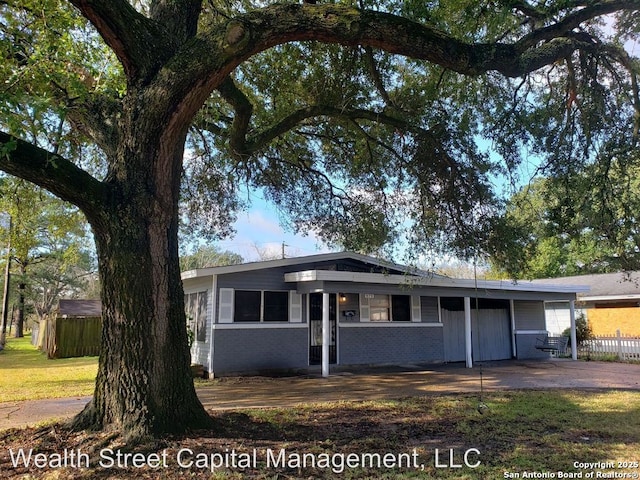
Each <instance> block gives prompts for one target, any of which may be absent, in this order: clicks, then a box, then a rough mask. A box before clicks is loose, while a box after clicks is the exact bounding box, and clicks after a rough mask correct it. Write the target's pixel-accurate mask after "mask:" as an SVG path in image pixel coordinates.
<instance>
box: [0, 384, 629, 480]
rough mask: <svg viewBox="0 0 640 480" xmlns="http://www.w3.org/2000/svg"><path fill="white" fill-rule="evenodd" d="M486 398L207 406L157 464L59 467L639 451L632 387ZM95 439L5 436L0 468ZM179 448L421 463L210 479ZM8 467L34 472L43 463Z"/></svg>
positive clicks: (197, 473) (521, 457) (500, 469)
mask: <svg viewBox="0 0 640 480" xmlns="http://www.w3.org/2000/svg"><path fill="white" fill-rule="evenodd" d="M483 400H484V402H485V403H486V404H487V405H488V407H489V410H488V412H486V413H485V414H484V415H482V414H480V413H479V412H478V410H477V406H478V403H479V399H478V396H476V395H470V394H464V395H446V396H431V397H412V398H407V399H402V400H397V401H391V400H385V401H371V402H340V403H334V404H321V405H320V404H318V405H306V406H302V407H297V408H282V409H254V410H243V411H225V412H213V413H212V417H213V418H214V421H215V428H214V429H213V430H207V431H198V432H193V433H192V434H190V435H186V436H177V437H167V438H164V439H162V440H161V441H159V442H157V443H154V444H153V445H147V446H146V447H145V448H144V449H143V451H144V452H146V454H148V453H150V452H161V451H165V452H167V457H168V458H169V460H170V462H169V465H168V467H167V468H166V469H162V470H161V471H158V470H155V469H150V468H147V469H144V468H143V469H139V468H138V469H128V470H117V471H116V470H113V469H109V470H107V469H100V468H94V469H92V470H90V471H78V470H73V469H71V470H66V471H59V472H56V473H58V474H60V477H59V478H133V477H136V478H139V477H145V476H146V477H147V478H176V477H178V476H180V475H189V476H191V477H192V478H256V479H266V478H280V479H282V478H301V477H302V478H341V477H343V476H348V478H407V477H412V476H416V477H420V478H434V477H436V478H445V479H446V478H451V479H453V478H505V477H504V472H524V471H527V472H545V471H546V472H558V471H562V472H579V471H580V469H576V468H574V462H576V461H578V462H592V463H594V462H606V461H611V460H615V459H621V460H622V459H625V460H633V459H634V455H635V456H636V457H637V452H638V451H640V393H637V392H618V391H611V392H588V393H586V392H582V391H567V392H564V391H562V392H561V391H524V392H493V393H490V394H488V395H486V396H485V398H484V399H483ZM92 441H95V440H92V439H91V437H90V436H88V435H87V434H72V433H70V432H67V431H65V430H62V429H60V428H54V429H51V428H49V431H47V430H40V431H34V430H31V431H29V430H22V431H20V430H19V431H13V433H6V434H3V435H2V436H0V476H2V474H5V473H7V472H10V471H11V469H10V468H9V469H7V467H8V463H7V458H6V455H7V453H6V452H7V450H8V448H24V447H27V448H34V449H37V451H39V452H45V453H47V452H49V453H56V452H61V451H63V449H64V448H88V447H87V445H88V444H90V443H91V442H92ZM114 448H115V447H114ZM472 448H475V449H478V450H479V451H480V452H481V453H480V456H479V457H477V458H478V459H479V460H480V461H481V465H480V466H479V467H478V468H475V469H470V468H466V467H465V468H460V469H458V468H445V469H438V468H436V465H435V464H434V452H435V449H440V451H445V452H448V451H449V449H454V450H455V451H456V452H458V453H457V455H461V454H462V452H464V451H466V450H467V449H472ZM181 449H189V450H191V451H192V453H193V456H197V455H198V454H199V453H201V454H205V456H210V455H212V454H222V455H223V454H225V453H226V454H229V452H236V453H237V454H241V453H245V454H248V453H250V452H252V451H253V450H254V449H256V451H257V452H258V453H257V456H258V458H259V459H262V460H264V452H265V450H266V449H271V450H279V449H286V450H287V451H288V452H297V453H299V454H307V453H308V454H313V455H316V456H317V455H320V454H325V455H329V456H334V455H347V454H351V453H353V454H359V455H361V454H364V453H382V454H384V453H396V454H398V453H410V452H412V451H413V450H414V449H415V451H416V452H417V454H418V455H419V458H420V460H421V463H422V464H423V465H424V467H425V469H424V471H422V470H420V471H417V470H416V469H406V468H404V469H385V468H382V469H378V468H373V469H371V468H355V469H350V470H348V471H345V472H343V474H341V475H338V474H336V473H335V472H332V471H331V469H322V468H317V467H316V468H312V467H308V468H289V467H288V466H287V467H278V468H274V467H273V466H272V467H271V468H267V467H266V465H265V463H264V462H263V461H260V462H259V465H257V466H255V468H254V467H251V468H235V469H234V468H231V469H230V470H229V471H226V472H225V473H224V474H221V476H219V477H216V476H212V472H211V471H210V470H207V469H206V468H199V467H196V466H195V465H193V466H192V467H190V468H189V469H185V468H183V467H180V466H179V465H177V462H176V461H175V459H176V455H177V454H178V452H179V451H180V450H181ZM3 451H4V452H3ZM474 458H475V457H474ZM171 459H173V461H171ZM635 459H636V460H638V459H637V458H635ZM460 460H461V457H460V456H458V457H457V461H460ZM92 465H93V464H92ZM13 473H17V474H25V473H31V474H34V475H36V478H38V476H37V475H42V474H43V473H44V471H43V470H39V469H33V470H29V469H22V470H20V471H14V472H13ZM160 473H161V474H162V475H160ZM218 473H220V472H218ZM514 478H515V477H514Z"/></svg>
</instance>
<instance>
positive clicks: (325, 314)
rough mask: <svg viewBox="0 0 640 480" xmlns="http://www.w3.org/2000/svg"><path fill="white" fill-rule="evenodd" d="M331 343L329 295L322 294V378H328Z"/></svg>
mask: <svg viewBox="0 0 640 480" xmlns="http://www.w3.org/2000/svg"><path fill="white" fill-rule="evenodd" d="M330 343H331V325H329V294H328V293H323V294H322V376H323V377H328V376H329V344H330Z"/></svg>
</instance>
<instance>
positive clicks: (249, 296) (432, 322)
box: [182, 252, 584, 376]
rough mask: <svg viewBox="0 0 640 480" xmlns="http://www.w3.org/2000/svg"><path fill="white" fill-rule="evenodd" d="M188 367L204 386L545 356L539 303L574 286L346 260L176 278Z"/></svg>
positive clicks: (337, 257)
mask: <svg viewBox="0 0 640 480" xmlns="http://www.w3.org/2000/svg"><path fill="white" fill-rule="evenodd" d="M182 279H183V285H184V292H185V305H186V309H187V318H188V321H189V325H190V328H191V330H192V332H193V338H194V342H193V345H192V350H191V353H192V359H193V362H194V363H199V364H202V365H204V368H205V370H206V371H207V372H208V373H209V375H210V376H214V375H226V374H232V373H255V372H260V371H267V370H306V369H314V368H320V367H315V365H320V366H321V369H322V373H323V375H327V374H328V371H329V365H330V364H335V365H342V366H344V365H383V364H410V363H429V362H466V364H467V366H469V367H471V366H472V364H473V362H474V361H487V360H501V359H511V358H533V357H543V356H548V355H549V354H548V353H545V352H542V351H540V350H537V349H536V348H535V342H536V339H537V338H538V337H540V335H541V334H544V333H545V314H544V302H545V301H548V300H556V301H567V302H569V301H573V300H575V299H576V292H579V291H582V290H584V288H583V287H576V286H568V285H562V286H557V285H539V284H534V283H531V282H524V283H513V282H511V281H481V280H479V281H475V280H472V279H471V280H470V279H452V278H446V277H443V276H439V275H434V274H432V273H429V272H424V271H418V270H415V269H412V268H410V267H406V266H403V265H397V264H393V263H389V262H385V261H381V260H378V259H375V258H371V257H367V256H364V255H359V254H356V253H350V252H344V253H329V254H321V255H313V256H308V257H299V258H289V259H283V260H274V261H268V262H255V263H246V264H240V265H231V266H225V267H212V268H203V269H197V270H191V271H188V272H183V274H182Z"/></svg>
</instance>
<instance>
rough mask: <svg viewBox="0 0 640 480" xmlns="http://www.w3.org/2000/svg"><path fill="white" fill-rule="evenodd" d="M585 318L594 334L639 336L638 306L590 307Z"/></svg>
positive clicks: (639, 318)
mask: <svg viewBox="0 0 640 480" xmlns="http://www.w3.org/2000/svg"><path fill="white" fill-rule="evenodd" d="M587 318H588V322H589V325H591V330H592V331H593V334H594V335H596V336H608V335H615V334H616V330H620V333H621V334H623V335H627V336H629V335H633V336H638V337H640V308H638V307H635V308H634V307H627V308H590V309H589V310H587Z"/></svg>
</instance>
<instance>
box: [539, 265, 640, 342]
mask: <svg viewBox="0 0 640 480" xmlns="http://www.w3.org/2000/svg"><path fill="white" fill-rule="evenodd" d="M535 282H536V283H553V284H555V285H575V284H579V285H588V286H589V288H590V289H589V291H588V292H580V293H578V301H577V302H576V307H577V309H578V311H579V312H580V313H583V314H584V316H585V317H586V319H587V322H588V324H589V325H590V326H591V330H592V331H593V333H594V335H596V336H611V335H613V336H615V334H616V330H620V332H621V333H622V334H623V335H627V336H635V337H640V272H639V271H634V272H618V273H602V274H594V275H579V276H572V277H562V278H549V279H544V280H536V281H535ZM568 308H569V307H568V303H567V302H547V303H546V306H545V309H546V313H547V326H548V329H549V330H550V331H560V332H561V331H562V330H564V329H566V328H568V327H569V309H568ZM558 333H559V332H558Z"/></svg>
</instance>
